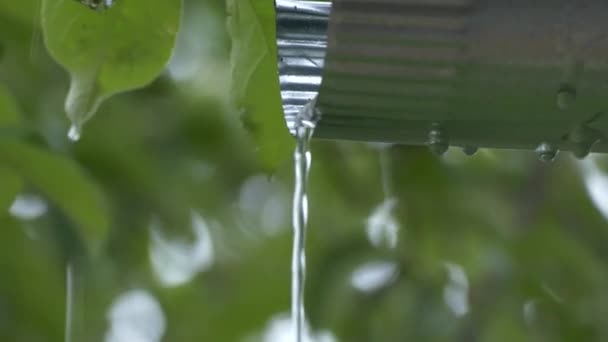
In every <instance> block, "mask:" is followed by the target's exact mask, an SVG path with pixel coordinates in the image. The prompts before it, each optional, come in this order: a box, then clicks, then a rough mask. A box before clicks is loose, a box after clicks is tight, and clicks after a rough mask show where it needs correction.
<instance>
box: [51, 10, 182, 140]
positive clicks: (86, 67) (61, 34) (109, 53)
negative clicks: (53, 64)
mask: <svg viewBox="0 0 608 342" xmlns="http://www.w3.org/2000/svg"><path fill="white" fill-rule="evenodd" d="M82 4H84V5H86V6H88V7H90V8H92V9H97V10H103V9H107V8H109V7H110V6H113V7H112V10H111V11H105V12H103V13H99V11H91V10H88V9H87V8H86V7H84V6H82ZM142 8H146V9H147V10H145V11H142V10H141V9H142ZM180 16H181V1H160V2H157V3H155V4H154V6H150V4H149V2H148V1H147V0H129V1H113V0H78V1H74V0H43V3H42V28H43V32H44V41H45V44H46V47H47V49H48V51H49V53H50V54H51V56H52V57H53V58H54V59H55V61H57V63H59V64H61V66H63V67H64V68H65V69H66V71H67V72H69V74H70V80H71V83H70V90H69V92H68V95H67V97H66V101H65V110H66V114H67V116H68V118H69V119H70V121H71V123H72V128H71V129H70V132H69V138H70V139H71V140H73V141H75V140H78V138H79V137H80V135H81V133H82V129H83V127H84V124H85V123H86V122H87V121H88V120H90V119H91V118H92V117H93V116H94V115H95V113H96V112H97V110H98V109H99V107H100V106H101V104H102V103H103V102H104V101H105V100H106V99H108V98H110V97H111V96H113V95H116V94H119V93H122V92H126V91H130V90H134V89H138V88H141V87H144V86H146V85H147V84H149V83H150V82H152V81H153V80H154V79H155V78H156V77H157V76H158V75H159V74H160V73H161V72H162V70H163V69H164V68H165V65H166V64H167V63H168V61H169V58H170V57H171V53H172V51H173V48H174V45H175V39H176V35H177V31H178V27H179V22H180ZM66 23H69V25H66Z"/></svg>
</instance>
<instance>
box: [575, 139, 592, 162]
mask: <svg viewBox="0 0 608 342" xmlns="http://www.w3.org/2000/svg"><path fill="white" fill-rule="evenodd" d="M592 145H593V143H586V142H579V143H576V144H574V145H572V154H573V155H574V157H576V159H585V157H587V156H588V155H589V153H591V146H592Z"/></svg>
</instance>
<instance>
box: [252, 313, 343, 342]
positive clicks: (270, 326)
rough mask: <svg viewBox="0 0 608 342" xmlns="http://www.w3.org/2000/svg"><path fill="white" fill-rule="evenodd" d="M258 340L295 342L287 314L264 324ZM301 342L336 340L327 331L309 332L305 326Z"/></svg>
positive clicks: (330, 341)
mask: <svg viewBox="0 0 608 342" xmlns="http://www.w3.org/2000/svg"><path fill="white" fill-rule="evenodd" d="M260 340H261V341H262V342H295V338H294V336H293V329H292V326H291V318H290V316H289V314H287V313H282V314H279V315H276V316H274V317H272V318H271V319H270V320H269V321H268V323H267V324H266V327H265V329H264V331H263V332H262V336H261V339H260ZM303 342H337V339H336V337H335V336H334V335H333V334H332V333H331V332H329V331H318V332H311V331H310V327H309V326H308V324H306V326H305V327H304V340H303Z"/></svg>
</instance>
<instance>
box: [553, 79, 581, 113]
mask: <svg viewBox="0 0 608 342" xmlns="http://www.w3.org/2000/svg"><path fill="white" fill-rule="evenodd" d="M575 101H576V87H575V86H574V85H572V84H570V83H562V84H561V85H560V86H559V89H558V90H557V108H559V109H561V110H567V109H568V108H570V107H571V106H572V105H573V104H574V102H575Z"/></svg>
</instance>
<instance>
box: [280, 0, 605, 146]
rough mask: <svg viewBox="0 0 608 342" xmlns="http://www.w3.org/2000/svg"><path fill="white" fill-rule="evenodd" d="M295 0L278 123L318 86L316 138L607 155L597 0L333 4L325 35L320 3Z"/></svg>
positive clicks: (348, 0)
mask: <svg viewBox="0 0 608 342" xmlns="http://www.w3.org/2000/svg"><path fill="white" fill-rule="evenodd" d="M296 3H298V4H306V5H316V6H318V7H316V9H315V10H311V11H308V12H302V11H299V13H300V14H297V15H296V16H297V18H298V19H299V20H304V21H305V22H308V23H309V26H308V27H309V28H310V30H311V31H310V32H314V33H313V34H311V35H303V36H297V37H298V38H297V39H296V38H295V37H296V36H290V35H289V34H287V33H285V32H287V31H289V30H283V32H284V33H283V35H280V36H279V44H280V45H281V44H283V48H280V51H282V52H280V53H281V54H282V57H284V56H286V55H287V54H288V53H287V52H288V51H289V53H290V54H292V55H294V56H298V58H300V59H299V60H298V62H295V61H294V62H293V63H287V65H282V66H281V71H280V73H281V80H282V86H284V87H282V89H283V93H284V96H283V99H284V103H285V106H286V107H285V108H286V115H287V117H288V121H289V118H290V117H293V115H294V113H295V110H297V109H298V108H296V107H289V106H290V105H293V104H297V105H298V106H301V105H302V103H303V102H304V101H306V100H308V99H310V98H312V97H313V96H314V95H315V94H316V93H315V92H316V91H317V90H318V91H319V94H318V99H317V107H318V108H319V109H320V111H321V112H322V119H321V121H320V123H319V124H318V127H317V131H316V136H317V137H321V138H331V139H352V140H365V141H382V142H394V143H406V144H427V143H429V142H430V140H433V139H436V138H437V132H440V134H439V135H440V137H441V139H443V140H445V141H448V142H449V143H450V144H451V145H456V146H479V147H498V148H518V149H519V148H521V149H534V148H536V147H537V146H539V145H540V144H541V143H543V142H545V143H547V144H549V145H551V146H554V147H555V148H559V149H562V150H574V151H576V152H577V154H578V155H580V156H582V155H584V154H585V153H584V152H585V150H587V149H588V148H589V146H590V145H592V144H594V143H596V142H598V141H599V142H598V143H597V144H595V145H594V150H598V151H604V152H608V144H607V143H606V142H605V139H604V137H606V136H607V134H608V118H607V117H606V115H605V113H606V110H608V108H607V107H608V106H607V105H608V97H606V94H608V92H607V90H608V20H605V16H606V13H608V2H605V1H603V0H587V1H568V0H539V1H525V0H511V1H506V0H485V1H481V0H477V1H476V0H334V1H333V4H332V7H331V15H330V19H329V26H328V28H327V38H326V39H324V38H323V37H322V35H323V29H326V26H325V24H323V22H324V20H326V19H327V15H328V14H329V12H330V7H329V5H328V4H327V3H321V4H319V2H311V1H299V2H296ZM312 7H313V8H314V7H315V6H312ZM320 8H322V10H319V9H320ZM315 11H316V12H315ZM306 15H310V16H314V19H313V18H305V16H306ZM279 18H284V19H285V18H286V17H281V11H279ZM309 19H312V20H310V21H307V20H309ZM288 21H289V20H287V21H281V19H279V23H280V24H279V25H280V26H279V27H281V25H283V27H292V26H290V24H288V23H287V22H288ZM281 23H282V24H281ZM302 25H303V24H302ZM303 26H305V25H303ZM303 26H302V27H303ZM319 28H323V29H319ZM281 31H282V30H279V32H281ZM293 32H295V31H292V33H291V34H293ZM300 38H304V39H302V40H300ZM281 39H283V40H281ZM296 41H297V42H300V43H301V45H296V44H295V42H296ZM325 46H326V50H325ZM287 47H290V48H294V50H288V49H287ZM323 51H326V55H325V59H324V61H323V62H321V60H322V56H323ZM309 55H310V56H315V58H317V60H315V62H314V63H313V62H311V61H310V59H308V57H307V56H309ZM305 61H308V62H306V63H307V64H306V65H307V66H308V68H296V67H295V65H297V64H298V63H305ZM321 68H322V70H320V69H321ZM295 69H297V70H298V71H297V72H296V71H295ZM286 81H289V82H286ZM319 84H320V87H319V88H317V86H318V85H319ZM313 85H314V86H313ZM296 88H297V89H296ZM292 89H296V90H297V92H295V93H294V92H290V91H291V90H292ZM298 101H301V102H298ZM431 132H434V133H431ZM600 140H601V141H600Z"/></svg>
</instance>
